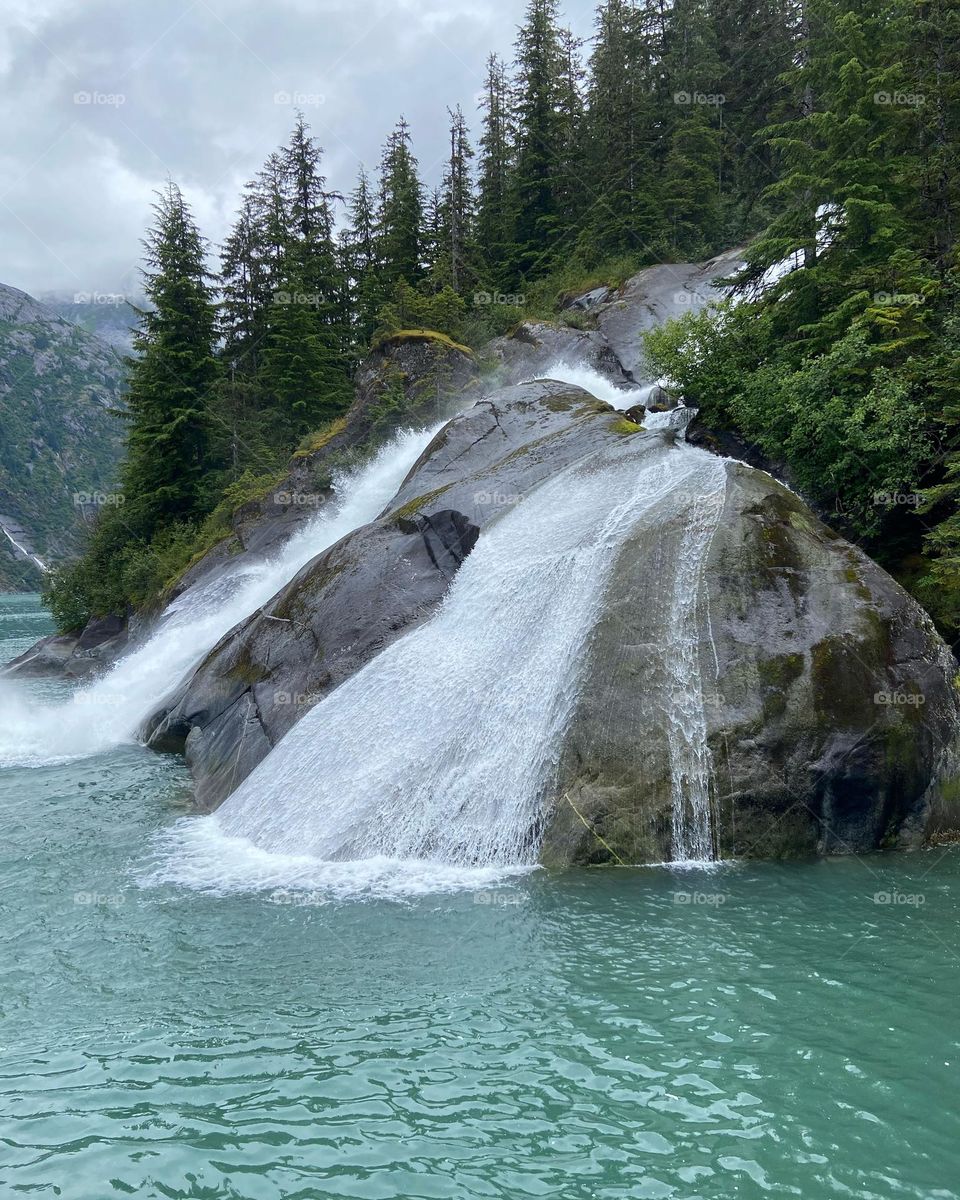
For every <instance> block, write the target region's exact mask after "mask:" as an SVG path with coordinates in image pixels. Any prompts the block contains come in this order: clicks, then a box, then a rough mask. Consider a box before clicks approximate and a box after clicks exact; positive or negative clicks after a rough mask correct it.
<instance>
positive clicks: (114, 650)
mask: <svg viewBox="0 0 960 1200" xmlns="http://www.w3.org/2000/svg"><path fill="white" fill-rule="evenodd" d="M128 640H129V629H128V623H127V621H126V619H125V618H122V617H116V616H109V617H95V618H94V619H93V620H91V621H90V622H88V624H87V625H86V627H85V628H84V629H83V630H81V632H80V633H79V634H74V635H72V634H67V635H63V636H57V635H52V636H50V637H45V638H41V639H40V641H39V642H37V643H36V644H35V645H33V646H31V647H30V649H29V650H26V651H24V653H23V654H21V655H19V657H17V658H14V659H12V660H11V661H10V662H9V663H7V665H6V666H5V667H4V668H3V669H2V671H0V674H4V675H24V676H43V675H63V676H66V677H67V678H68V679H82V678H84V677H86V676H89V675H92V674H94V673H95V672H97V671H101V670H103V668H104V667H106V666H108V665H109V664H110V663H112V662H114V661H116V659H117V658H119V657H120V655H121V654H122V653H123V651H124V650H125V649H126V647H127V644H128Z"/></svg>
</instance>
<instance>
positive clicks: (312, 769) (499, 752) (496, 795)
mask: <svg viewBox="0 0 960 1200" xmlns="http://www.w3.org/2000/svg"><path fill="white" fill-rule="evenodd" d="M637 449H638V447H637V445H636V444H635V443H633V442H631V441H630V440H625V441H623V442H620V443H618V444H617V445H615V446H609V447H606V448H605V449H604V450H602V451H600V452H597V453H594V454H591V455H590V456H588V457H587V458H586V459H584V460H583V461H581V462H580V463H578V464H576V465H575V466H574V467H571V468H568V469H567V470H566V471H564V472H562V473H560V474H559V475H557V476H556V477H554V478H553V479H551V480H549V481H548V482H546V483H545V484H544V485H543V486H541V487H540V488H539V489H537V490H536V491H534V492H533V493H532V494H531V495H530V496H528V497H527V498H526V499H525V500H524V501H523V503H522V504H520V505H518V506H516V507H515V508H513V509H511V510H508V511H507V512H506V514H505V515H504V516H503V517H502V518H501V519H500V520H499V521H497V522H496V523H495V524H493V525H492V526H491V527H489V528H488V529H487V530H485V531H484V533H483V534H482V535H481V537H480V539H479V541H478V542H477V545H476V547H475V549H474V550H473V552H472V553H471V555H470V556H469V558H467V560H466V562H465V563H464V565H463V566H462V567H461V569H460V571H459V572H458V573H457V575H456V577H455V579H454V581H453V584H452V586H451V589H450V591H449V593H448V594H447V596H446V598H445V600H444V602H443V603H442V604H441V606H440V608H439V610H438V611H437V613H436V614H435V615H434V616H433V618H432V619H431V620H430V621H429V622H428V623H427V624H425V625H424V626H421V627H420V628H419V629H417V630H414V631H413V632H411V633H408V634H407V635H406V636H405V637H403V638H402V639H400V640H399V641H397V642H395V643H393V645H391V646H390V647H388V648H387V649H386V650H384V651H383V652H382V653H381V654H380V655H379V656H378V657H377V658H375V659H374V660H373V661H372V662H370V663H369V664H368V665H367V666H366V667H365V668H364V669H363V670H361V671H359V672H358V673H357V674H356V675H354V676H353V677H352V678H350V679H349V680H347V681H346V682H345V683H343V684H342V685H341V686H340V687H339V688H338V689H337V690H336V691H335V692H333V693H332V694H331V695H329V696H327V697H326V698H325V699H324V700H323V701H321V702H320V703H319V704H318V705H316V706H315V707H314V708H313V709H312V710H311V711H310V712H309V713H307V714H306V716H304V718H303V719H302V720H301V721H300V722H299V723H298V724H297V725H296V726H294V728H293V729H292V730H291V731H290V732H289V733H288V734H287V735H286V737H285V738H284V739H283V740H282V741H281V742H280V743H279V745H278V746H277V747H275V748H274V750H273V751H272V752H271V753H270V754H269V755H268V756H267V758H266V759H264V761H263V762H261V763H260V765H259V766H258V767H257V768H256V769H255V770H254V772H253V773H252V774H251V775H250V776H249V777H248V778H247V780H246V781H245V782H244V783H243V784H242V785H241V787H240V788H239V789H238V790H237V791H236V792H235V793H234V794H233V795H232V796H231V797H230V798H229V799H228V800H226V801H225V803H224V804H223V805H222V806H221V808H220V809H219V810H218V811H217V813H216V814H214V815H213V816H210V817H203V818H188V819H186V820H183V821H181V822H179V823H178V825H177V826H176V827H174V829H173V830H172V831H171V833H170V834H168V835H167V836H166V838H165V841H164V844H163V845H162V846H161V856H160V862H159V864H158V865H157V866H156V868H155V869H154V872H153V874H152V875H151V876H150V878H151V880H152V881H153V882H161V881H162V882H176V883H180V884H186V885H188V886H194V887H199V888H202V889H208V890H213V891H220V890H231V889H234V888H241V889H245V888H263V887H282V886H296V887H300V888H303V887H313V888H317V889H319V890H320V892H321V893H323V894H328V893H333V894H345V893H349V894H357V893H358V892H359V893H367V894H392V893H393V892H397V891H399V892H401V893H402V892H405V891H418V890H424V889H425V888H426V889H427V890H436V889H440V890H443V889H444V888H446V887H449V886H480V885H483V884H486V883H489V882H490V881H491V880H495V879H497V878H499V876H500V874H502V873H503V872H504V871H506V872H512V871H517V870H522V869H524V868H527V869H532V867H533V866H535V864H536V860H537V852H538V848H539V835H540V832H541V819H542V816H543V812H542V808H541V806H542V804H543V802H544V799H545V797H548V796H549V793H550V782H551V776H552V773H553V772H554V771H555V769H556V765H557V763H556V755H557V753H558V749H559V747H560V745H561V742H562V735H563V732H564V729H565V727H566V725H567V722H568V719H569V717H570V715H571V712H572V710H573V706H574V704H575V701H576V697H577V691H578V686H579V665H580V663H581V662H582V660H583V647H584V643H585V640H586V638H587V637H588V635H589V633H590V631H591V629H592V628H593V626H594V624H595V622H596V620H597V618H598V616H599V613H600V611H601V606H602V601H603V596H604V592H605V589H606V585H607V582H608V579H609V573H610V570H611V568H612V566H613V564H614V563H615V561H616V558H617V555H618V552H619V551H620V549H621V547H622V546H623V543H624V541H625V539H626V538H627V536H628V535H629V534H630V532H631V531H632V530H633V529H634V528H636V526H637V524H638V522H642V521H647V522H649V523H651V524H655V523H657V522H658V521H659V520H660V519H661V516H660V510H661V506H663V505H664V504H666V506H667V508H668V509H669V510H670V511H671V512H675V511H677V510H685V509H686V508H687V507H688V504H689V502H690V499H691V498H699V497H701V496H703V495H704V494H705V493H709V494H710V495H714V494H715V493H716V492H717V489H718V486H719V481H720V476H721V475H723V477H724V479H725V468H724V466H723V464H722V463H720V462H719V461H718V460H716V459H714V458H712V456H710V455H707V454H705V453H704V452H702V451H698V450H694V449H692V448H690V447H687V446H683V445H677V446H670V445H668V444H667V443H665V442H653V441H650V442H648V443H646V444H645V446H644V452H643V453H642V454H638V453H637ZM693 509H694V512H693V516H694V520H695V522H696V523H697V528H698V530H699V529H700V527H701V526H702V527H703V529H704V530H706V529H707V528H708V526H709V521H708V520H707V519H706V518H705V516H704V514H703V513H701V512H700V511H699V510H697V509H696V505H695V504H694V505H693ZM711 511H712V510H711ZM704 545H705V541H704V538H703V537H701V535H700V533H699V532H698V533H697V535H696V537H694V538H691V541H690V543H689V558H690V560H691V562H692V561H693V559H695V558H696V555H697V553H698V549H700V550H702V548H703V547H704ZM696 575H697V572H696V569H695V567H694V566H691V567H689V568H688V567H687V565H686V558H685V559H684V563H683V564H682V565H681V566H680V570H679V574H678V579H677V583H676V587H675V596H676V600H675V602H672V603H671V605H670V609H671V612H672V613H673V614H674V617H675V619H677V620H680V621H682V622H693V621H694V619H695V615H696V613H695V608H696V603H695V599H694V600H693V601H692V602H691V601H689V600H688V596H689V595H690V594H693V593H695V592H696V589H697V578H696ZM681 642H682V644H683V647H684V648H683V649H682V650H678V651H677V663H678V671H679V667H680V664H681V663H682V664H684V665H686V664H687V659H688V655H687V651H686V645H687V644H688V643H689V645H690V646H692V645H693V642H694V634H693V632H692V631H691V632H690V633H689V635H687V636H686V638H685V639H681ZM696 703H697V700H696V691H694V695H693V698H692V700H691V705H692V706H693V707H695V706H696ZM700 706H701V710H702V696H701V697H700ZM685 707H686V703H685V700H683V699H678V713H680V712H681V711H682V710H683V709H684V708H685ZM701 725H702V721H701ZM690 753H691V751H690V750H689V748H688V747H687V746H686V745H685V744H681V743H680V742H679V741H678V742H677V745H676V754H675V758H676V763H677V766H676V771H677V773H678V774H679V776H680V779H681V783H680V787H681V788H683V789H687V788H688V784H689V782H690V781H691V780H694V779H695V778H697V777H696V773H695V771H694V770H693V769H692V767H691V766H690ZM688 811H689V812H690V813H691V814H692V817H691V819H694V818H695V819H697V820H699V819H700V805H699V799H698V798H694V799H692V800H691V803H690V804H689V805H687V806H686V807H685V808H684V812H688Z"/></svg>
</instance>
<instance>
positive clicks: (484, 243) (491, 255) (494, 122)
mask: <svg viewBox="0 0 960 1200" xmlns="http://www.w3.org/2000/svg"><path fill="white" fill-rule="evenodd" d="M481 110H482V114H483V116H482V124H483V128H482V133H481V135H480V169H479V183H478V195H477V219H476V241H477V249H478V254H479V256H480V258H481V260H482V263H483V269H484V271H485V272H486V274H487V276H488V277H489V278H490V280H491V281H492V282H494V283H497V282H500V281H501V279H502V275H501V271H502V268H503V264H504V262H505V260H506V258H507V255H508V252H509V247H510V244H511V239H512V234H513V216H512V210H511V203H510V187H511V170H512V165H513V164H512V145H511V143H512V127H511V118H510V94H509V86H508V81H507V73H506V68H505V67H504V64H503V62H502V61H501V60H500V59H499V58H498V57H497V56H496V55H495V54H491V55H490V57H489V58H488V59H487V75H486V81H485V83H484V89H483V98H482V100H481Z"/></svg>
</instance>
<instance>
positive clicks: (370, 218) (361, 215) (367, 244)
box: [341, 166, 382, 353]
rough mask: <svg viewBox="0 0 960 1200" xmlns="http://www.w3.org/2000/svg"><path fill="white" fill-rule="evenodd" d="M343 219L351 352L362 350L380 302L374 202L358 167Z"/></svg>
mask: <svg viewBox="0 0 960 1200" xmlns="http://www.w3.org/2000/svg"><path fill="white" fill-rule="evenodd" d="M347 218H348V224H347V227H346V229H344V231H343V233H342V235H341V246H342V253H343V259H344V265H345V270H346V273H347V276H348V279H349V286H350V293H351V307H352V315H353V333H352V337H351V344H352V346H353V348H354V351H355V352H360V353H362V352H363V350H364V349H365V348H366V347H367V346H368V345H369V344H370V338H371V337H372V336H373V331H374V329H375V328H376V324H377V310H378V308H379V306H380V304H381V303H382V296H381V290H380V283H379V280H378V273H379V259H378V249H377V228H376V220H377V217H376V205H375V200H374V195H373V187H372V185H371V183H370V178H369V176H368V175H367V173H366V171H365V170H364V168H363V167H362V166H361V168H360V173H359V175H358V177H357V185H356V187H355V188H354V190H353V191H352V192H351V193H350V197H349V199H348V202H347Z"/></svg>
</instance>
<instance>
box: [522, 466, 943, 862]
mask: <svg viewBox="0 0 960 1200" xmlns="http://www.w3.org/2000/svg"><path fill="white" fill-rule="evenodd" d="M688 452H689V451H688ZM726 469H727V483H726V492H725V498H724V502H723V509H722V513H721V514H720V516H719V519H718V521H717V524H716V530H715V532H714V533H713V536H712V541H711V544H710V549H709V553H708V554H707V556H706V558H705V561H704V563H703V566H702V570H701V571H700V572H699V574H698V585H699V598H698V600H697V603H696V608H695V613H694V621H695V630H694V635H693V638H692V657H691V660H690V661H691V663H692V664H693V666H691V667H690V670H691V671H693V669H694V667H696V668H698V670H697V673H698V675H699V678H700V680H701V681H702V707H703V720H704V726H705V732H706V741H707V745H708V747H709V753H710V763H711V772H710V774H711V787H710V805H711V809H712V836H713V840H714V845H715V849H716V851H717V853H718V854H719V855H721V856H722V857H738V858H740V857H742V858H748V857H758V858H781V857H794V856H799V855H810V854H817V853H819V854H852V853H863V852H865V851H869V850H874V849H877V848H879V847H884V846H894V845H900V846H904V845H912V844H915V843H916V842H917V841H918V840H920V839H922V838H923V836H925V835H930V834H933V833H936V832H938V831H940V830H943V829H947V828H952V829H955V828H957V826H958V825H960V807H958V805H957V803H956V801H955V799H954V797H955V793H956V788H955V785H953V784H952V783H951V778H954V777H955V774H956V771H955V765H954V759H955V754H956V739H957V730H958V727H960V703H958V693H957V684H956V663H955V661H954V659H953V657H952V655H951V654H950V653H949V651H948V650H947V648H946V646H945V645H944V643H943V641H942V640H941V639H940V637H939V636H938V634H937V633H936V631H935V629H934V627H933V624H932V622H931V621H930V619H929V617H928V616H927V615H926V613H924V611H923V610H922V609H921V608H920V607H919V605H917V604H916V602H915V601H914V600H912V599H911V598H910V597H909V596H908V595H907V593H906V592H905V591H904V590H903V589H902V588H901V587H900V586H899V585H898V584H896V583H895V582H894V581H893V580H892V579H891V578H890V576H888V575H887V574H886V573H885V572H884V571H883V570H881V568H880V567H878V566H877V565H876V564H875V563H873V562H872V561H871V560H870V559H868V558H867V557H866V555H864V554H863V553H862V552H861V551H860V550H858V549H857V548H856V547H854V546H852V545H851V544H850V543H848V542H846V541H844V540H843V539H841V538H839V537H838V536H837V535H836V534H834V533H832V532H831V531H830V530H829V529H827V528H826V527H825V526H824V525H822V524H821V523H820V522H819V521H818V520H817V519H816V517H815V516H814V515H813V513H812V512H811V511H810V510H809V509H808V508H807V507H806V506H805V505H804V504H803V502H802V501H801V500H800V499H799V497H797V496H796V495H794V494H793V493H792V492H790V491H788V490H787V489H786V488H784V487H783V486H781V485H780V484H778V483H777V482H776V481H775V480H773V479H772V478H771V477H770V476H769V475H766V474H764V473H762V472H760V471H757V470H754V469H752V468H750V467H747V466H745V465H744V464H741V463H735V462H729V463H728V464H727V468H726ZM691 519H692V518H691V511H690V510H689V508H688V509H686V510H685V509H683V508H682V507H681V508H679V509H677V510H676V511H674V512H672V513H664V514H662V520H661V521H660V522H659V523H658V524H656V525H654V526H644V527H642V528H640V529H638V530H637V531H636V532H635V533H634V535H633V536H632V537H631V538H630V540H629V541H628V543H627V544H626V545H625V546H624V547H623V550H622V553H621V554H620V557H619V560H618V563H617V566H616V569H615V571H614V574H613V577H612V579H611V584H610V588H609V592H608V594H607V598H606V603H605V606H604V612H603V615H602V617H601V619H600V621H599V623H598V625H597V627H596V629H595V630H594V634H593V637H592V638H591V641H590V643H589V646H588V651H587V655H586V660H585V662H584V674H583V683H582V690H581V693H580V699H579V703H578V706H577V709H576V712H575V714H574V717H573V719H572V721H571V723H570V726H569V729H568V732H567V736H566V740H565V745H564V749H563V760H562V768H561V773H560V779H559V784H558V788H557V796H556V798H555V803H554V804H553V806H552V808H551V815H550V818H549V823H548V828H547V833H546V837H545V841H544V850H543V854H544V859H545V861H547V862H550V863H568V862H601V861H610V860H611V859H612V857H613V856H614V854H615V855H616V856H618V857H620V858H622V859H623V860H625V861H629V862H648V861H663V860H665V859H668V858H670V857H671V844H672V816H673V802H672V788H671V781H672V768H671V753H672V748H671V740H670V721H669V717H668V716H665V714H669V713H670V712H671V711H672V705H673V703H674V701H673V700H672V699H671V695H670V689H671V687H672V686H674V681H673V680H671V678H670V677H669V674H668V673H667V672H665V670H664V654H663V648H664V643H665V639H669V638H670V637H672V636H675V635H676V628H675V627H674V628H671V612H670V607H669V601H670V589H671V586H672V584H671V580H672V579H673V578H674V575H673V570H674V568H673V564H675V563H676V561H677V559H678V557H679V556H681V554H682V548H683V535H684V530H685V528H688V523H689V521H690V520H691ZM665 603H666V605H667V608H666V611H665ZM673 619H674V621H675V620H676V614H675V613H673ZM652 717H653V718H654V719H651V718H652ZM684 719H686V720H689V714H686V716H685V717H684ZM674 749H675V748H674Z"/></svg>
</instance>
